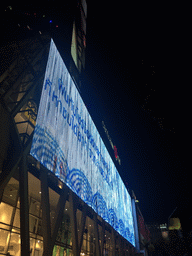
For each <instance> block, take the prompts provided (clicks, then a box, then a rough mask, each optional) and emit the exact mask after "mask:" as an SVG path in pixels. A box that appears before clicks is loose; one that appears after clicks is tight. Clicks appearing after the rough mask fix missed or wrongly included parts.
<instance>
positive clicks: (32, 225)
mask: <svg viewBox="0 0 192 256" xmlns="http://www.w3.org/2000/svg"><path fill="white" fill-rule="evenodd" d="M38 222H39V220H38V218H37V217H34V216H31V215H29V232H32V233H35V234H36V233H37V229H38Z"/></svg>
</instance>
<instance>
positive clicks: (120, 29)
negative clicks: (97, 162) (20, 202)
mask: <svg viewBox="0 0 192 256" xmlns="http://www.w3.org/2000/svg"><path fill="white" fill-rule="evenodd" d="M50 4H51V5H52V6H54V4H57V2H54V1H48V2H47V6H44V7H41V8H40V7H37V8H36V6H33V5H30V6H28V5H27V4H26V5H25V6H22V11H21V12H20V10H21V9H19V8H20V7H18V6H13V10H11V11H14V8H15V9H16V10H17V12H15V13H16V14H15V15H16V16H17V15H21V13H23V12H24V11H25V8H26V10H27V11H30V10H32V11H35V13H37V14H36V16H37V15H38V13H41V15H42V14H43V11H44V10H45V11H46V14H47V13H48V16H49V17H48V18H50V19H53V21H54V22H55V24H56V23H57V19H58V22H59V23H58V24H59V26H60V28H61V30H58V31H60V32H58V33H61V31H62V9H61V8H59V7H58V6H57V7H55V9H53V8H50V6H49V5H50ZM36 9H37V10H36ZM183 9H184V7H182V6H176V5H175V4H174V7H173V6H168V5H167V6H160V5H158V4H156V5H146V3H145V4H143V5H142V6H141V5H139V4H138V3H136V4H128V3H127V2H125V1H118V2H114V3H111V4H108V5H106V3H105V4H104V2H103V1H95V3H92V2H91V3H90V4H89V3H88V18H87V49H86V74H85V77H86V79H85V84H84V85H83V86H82V89H81V90H82V96H83V97H84V101H85V103H86V105H87V108H88V110H89V111H90V113H91V115H92V117H93V120H94V122H95V123H96V125H97V127H98V129H99V131H100V133H101V135H102V136H103V140H104V142H105V143H106V146H107V148H108V150H109V153H110V154H111V156H112V158H113V160H114V159H115V157H114V153H113V150H112V148H111V146H110V143H109V141H108V139H107V136H106V134H105V133H104V130H103V128H102V121H104V123H105V125H106V128H107V130H108V132H109V135H110V137H111V140H112V142H113V144H114V145H116V147H117V151H118V155H119V157H120V159H121V166H119V164H118V163H117V162H116V166H117V168H118V171H119V173H120V175H121V177H122V179H123V180H124V183H125V184H126V186H127V188H128V190H129V192H130V193H131V190H134V192H135V194H136V196H137V198H138V200H139V207H140V209H141V211H142V213H143V216H144V219H145V221H146V222H152V221H157V222H160V223H161V222H166V221H167V219H168V217H169V215H170V214H171V213H172V211H173V210H174V209H175V207H176V206H178V205H185V206H186V205H188V204H189V201H190V199H191V191H190V179H191V177H190V169H191V165H190V152H191V147H190V144H191V134H190V117H191V114H190V109H191V107H190V86H189V85H190V84H191V79H190V78H189V69H190V67H191V65H190V62H191V56H190V52H189V32H188V24H189V23H188V19H189V18H188V15H187V14H186V13H185V11H184V10H183ZM8 11H9V15H10V10H8ZM184 14H186V15H184ZM46 18H47V17H46ZM27 19H28V18H27V17H26V18H25V19H23V20H22V21H23V24H24V23H26V22H28V20H27ZM30 19H32V18H31V17H30ZM16 21H17V19H15V17H14V18H13V19H11V20H9V22H10V24H15V22H16ZM47 21H48V19H47ZM30 22H31V20H30ZM23 24H21V25H23ZM16 25H17V24H16ZM26 25H27V24H26ZM7 26H8V25H7ZM35 26H36V29H37V27H38V24H36V25H35ZM41 28H42V26H41ZM28 32H29V31H28ZM55 33H57V31H55ZM62 33H64V31H63V32H62Z"/></svg>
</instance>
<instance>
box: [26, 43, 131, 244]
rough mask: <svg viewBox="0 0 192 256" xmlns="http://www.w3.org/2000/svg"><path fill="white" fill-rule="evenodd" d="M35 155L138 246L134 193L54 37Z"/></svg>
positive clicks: (43, 91)
mask: <svg viewBox="0 0 192 256" xmlns="http://www.w3.org/2000/svg"><path fill="white" fill-rule="evenodd" d="M30 154H31V155H32V156H33V157H34V158H36V159H37V160H38V161H40V162H41V164H42V165H44V166H45V167H46V168H47V169H49V170H50V171H52V172H53V173H54V174H55V175H56V176H57V177H58V178H59V179H60V180H62V181H63V182H65V183H66V184H67V185H68V186H69V188H71V189H72V190H73V191H74V192H75V193H76V194H77V195H78V196H79V197H80V198H81V199H82V200H83V201H84V202H85V203H87V204H88V205H89V206H90V207H92V208H93V209H94V211H95V212H96V213H98V215H100V216H101V217H102V218H103V219H104V220H105V221H107V222H108V223H109V224H110V225H111V226H112V227H113V228H114V229H115V230H116V231H118V232H119V234H121V235H122V236H123V237H124V238H126V239H127V240H128V241H129V242H130V243H132V244H133V245H135V238H134V227H133V217H132V206H131V197H130V195H129V194H128V192H127V189H126V187H125V185H124V183H123V181H122V179H121V177H120V175H119V173H118V171H117V169H116V167H115V165H114V163H113V161H112V159H111V157H110V155H109V153H108V151H107V149H106V147H105V145H104V143H103V141H102V139H101V137H100V135H99V132H98V131H97V129H96V126H95V124H94V122H93V120H92V118H91V116H90V115H89V113H88V110H87V109H86V107H85V104H84V102H83V100H82V98H81V96H80V94H79V92H78V90H77V88H76V86H75V84H74V82H73V80H72V78H71V76H70V74H69V72H68V70H67V68H66V66H65V64H64V62H63V60H62V58H61V56H60V54H59V52H58V50H57V48H56V46H55V44H54V42H53V40H51V44H50V51H49V57H48V62H47V67H46V72H45V77H44V84H43V89H42V94H41V99H40V105H39V110H38V115H37V120H36V127H35V131H34V137H33V141H32V147H31V151H30Z"/></svg>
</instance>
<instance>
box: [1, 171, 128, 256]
mask: <svg viewBox="0 0 192 256" xmlns="http://www.w3.org/2000/svg"><path fill="white" fill-rule="evenodd" d="M28 200H29V237H30V255H32V256H41V255H42V254H43V235H42V209H41V182H40V180H39V179H38V178H37V177H35V176H34V175H33V174H32V173H30V172H28ZM49 201H50V222H51V223H50V224H51V228H53V227H52V224H53V220H54V218H55V213H56V207H57V203H58V201H59V194H58V193H56V192H55V191H54V190H53V189H51V188H50V187H49ZM81 218H82V209H79V208H78V209H77V211H76V219H77V231H78V233H79V231H80V229H81V224H82V223H81ZM97 220H98V221H100V223H102V219H101V218H100V217H99V216H97ZM94 226H95V225H94V220H93V218H92V217H91V216H86V221H85V229H84V232H83V242H82V247H81V253H80V255H95V256H96V235H95V229H94ZM98 236H99V244H100V247H101V245H102V243H103V255H109V256H110V255H111V256H112V255H113V254H112V251H113V249H114V247H113V246H114V245H113V243H112V232H111V229H110V228H109V229H105V231H104V233H103V230H102V225H98ZM116 248H118V246H116ZM117 250H118V249H117ZM8 252H9V253H10V255H16V256H19V255H20V254H21V238H20V197H19V181H18V180H17V179H15V178H13V177H12V178H11V179H10V181H9V183H8V184H7V186H6V188H5V190H4V193H3V198H2V202H1V204H0V255H6V254H7V253H8ZM52 255H53V256H61V255H62V256H64V255H66V256H72V255H73V252H72V223H71V207H70V203H69V201H66V204H65V209H64V212H63V217H62V222H61V224H60V227H59V230H58V233H57V237H56V241H55V245H54V248H53V253H52ZM126 255H129V254H126Z"/></svg>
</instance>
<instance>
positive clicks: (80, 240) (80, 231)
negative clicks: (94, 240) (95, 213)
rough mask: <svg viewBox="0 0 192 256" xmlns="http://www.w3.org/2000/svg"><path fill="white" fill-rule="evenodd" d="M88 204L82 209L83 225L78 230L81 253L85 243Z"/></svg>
mask: <svg viewBox="0 0 192 256" xmlns="http://www.w3.org/2000/svg"><path fill="white" fill-rule="evenodd" d="M86 207H87V206H86V205H85V203H84V205H83V210H82V216H81V226H80V230H79V232H78V248H79V252H78V253H79V255H80V253H81V247H82V244H83V234H84V230H85V222H86V216H87V208H86Z"/></svg>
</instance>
